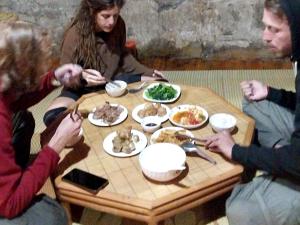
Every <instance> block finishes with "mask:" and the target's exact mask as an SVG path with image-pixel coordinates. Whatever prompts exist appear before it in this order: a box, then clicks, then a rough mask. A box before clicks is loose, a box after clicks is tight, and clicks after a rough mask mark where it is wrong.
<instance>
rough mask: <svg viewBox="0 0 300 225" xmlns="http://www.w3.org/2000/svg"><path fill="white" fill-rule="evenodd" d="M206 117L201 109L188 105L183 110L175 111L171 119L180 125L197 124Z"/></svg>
mask: <svg viewBox="0 0 300 225" xmlns="http://www.w3.org/2000/svg"><path fill="white" fill-rule="evenodd" d="M205 119H206V117H205V115H204V114H203V111H202V110H200V109H198V108H197V107H190V108H187V109H184V110H180V111H178V112H176V113H175V114H174V115H173V117H172V120H173V121H174V122H175V123H178V124H182V125H197V124H200V123H202V122H203V121H204V120H205Z"/></svg>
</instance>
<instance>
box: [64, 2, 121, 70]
mask: <svg viewBox="0 0 300 225" xmlns="http://www.w3.org/2000/svg"><path fill="white" fill-rule="evenodd" d="M124 4H125V0H82V1H81V4H80V7H79V9H78V11H77V14H76V16H75V18H74V19H73V21H72V22H71V24H70V26H69V28H68V29H67V30H66V32H65V35H66V33H67V31H68V30H69V29H70V28H71V27H73V26H76V29H77V32H78V33H79V42H78V44H77V46H76V50H75V52H74V55H73V63H77V64H80V65H81V66H83V67H84V68H93V69H96V70H99V71H101V70H100V68H101V66H100V60H101V59H99V58H97V52H96V51H97V49H96V36H95V29H96V24H95V16H96V14H97V13H98V12H100V11H102V10H107V9H111V8H113V7H115V6H117V7H118V8H120V9H121V8H122V7H123V5H124Z"/></svg>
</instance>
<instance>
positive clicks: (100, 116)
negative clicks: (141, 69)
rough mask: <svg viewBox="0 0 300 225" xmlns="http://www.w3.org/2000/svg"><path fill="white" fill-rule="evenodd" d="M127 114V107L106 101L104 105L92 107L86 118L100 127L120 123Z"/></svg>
mask: <svg viewBox="0 0 300 225" xmlns="http://www.w3.org/2000/svg"><path fill="white" fill-rule="evenodd" d="M127 115H128V111H127V109H126V108H125V107H124V106H122V105H119V104H110V103H109V102H106V103H105V104H104V105H101V106H98V107H96V108H94V109H93V111H92V112H90V113H89V115H88V120H89V121H90V122H91V123H92V124H94V125H96V126H100V127H109V126H114V125H116V124H119V123H122V122H123V121H124V120H125V119H126V118H127Z"/></svg>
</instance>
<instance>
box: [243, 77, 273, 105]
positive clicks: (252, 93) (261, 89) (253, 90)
mask: <svg viewBox="0 0 300 225" xmlns="http://www.w3.org/2000/svg"><path fill="white" fill-rule="evenodd" d="M240 86H241V89H242V91H243V93H244V96H245V97H246V98H247V99H248V100H250V101H259V100H263V99H265V98H266V97H267V95H268V86H267V85H265V84H263V83H262V82H260V81H257V80H251V81H242V82H241V83H240Z"/></svg>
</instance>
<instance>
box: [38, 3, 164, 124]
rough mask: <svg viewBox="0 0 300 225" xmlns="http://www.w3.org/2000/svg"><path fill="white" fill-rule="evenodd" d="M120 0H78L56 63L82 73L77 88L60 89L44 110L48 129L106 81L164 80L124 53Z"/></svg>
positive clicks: (124, 28) (159, 74)
mask: <svg viewBox="0 0 300 225" xmlns="http://www.w3.org/2000/svg"><path fill="white" fill-rule="evenodd" d="M123 5H124V0H82V1H81V4H80V7H79V10H78V11H77V14H76V16H75V18H74V19H73V21H72V22H71V24H70V26H69V27H68V28H67V30H66V32H65V34H64V39H63V43H62V52H61V59H60V63H62V64H64V63H77V64H79V65H81V66H82V67H83V68H84V69H86V70H87V71H88V72H89V73H86V72H83V74H82V75H83V77H82V79H81V80H82V84H81V87H80V88H76V89H72V88H71V89H70V88H68V89H67V88H65V89H63V91H62V93H61V94H60V96H58V98H56V99H55V100H54V102H53V103H52V104H51V105H50V107H49V108H48V112H47V113H46V114H45V116H44V122H45V124H46V125H49V124H50V123H51V122H52V121H53V120H54V119H55V118H56V117H57V116H58V115H59V114H60V113H61V112H63V111H64V110H66V108H67V107H68V106H70V105H71V104H73V103H74V101H76V100H77V99H78V98H79V97H80V96H81V95H83V94H86V93H89V92H93V91H97V90H101V89H103V88H104V86H105V83H106V82H107V81H110V80H116V79H118V80H124V81H126V82H127V83H130V82H136V81H140V80H165V78H164V77H163V74H162V73H161V72H159V71H157V70H153V69H149V68H147V67H145V66H143V65H141V64H140V63H139V62H138V61H137V60H136V59H135V58H134V57H133V56H132V55H131V54H130V53H129V52H128V50H127V49H126V47H125V43H126V27H125V23H124V20H123V19H122V17H121V16H120V15H119V14H120V10H121V8H122V7H123Z"/></svg>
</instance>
